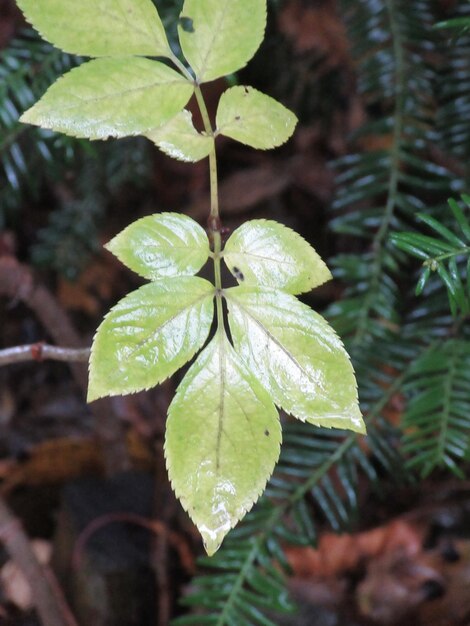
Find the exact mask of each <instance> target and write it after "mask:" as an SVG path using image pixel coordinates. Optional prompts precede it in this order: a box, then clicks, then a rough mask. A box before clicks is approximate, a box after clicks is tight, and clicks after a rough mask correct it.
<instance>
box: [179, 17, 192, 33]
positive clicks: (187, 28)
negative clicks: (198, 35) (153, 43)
mask: <svg viewBox="0 0 470 626" xmlns="http://www.w3.org/2000/svg"><path fill="white" fill-rule="evenodd" d="M178 22H179V25H180V26H181V28H182V29H183V30H184V32H185V33H194V22H193V20H192V19H191V18H190V17H184V16H183V15H182V16H181V17H180V18H179V20H178Z"/></svg>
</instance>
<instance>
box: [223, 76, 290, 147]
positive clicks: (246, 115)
mask: <svg viewBox="0 0 470 626" xmlns="http://www.w3.org/2000/svg"><path fill="white" fill-rule="evenodd" d="M296 125H297V118H296V116H295V115H294V114H293V113H292V112H291V111H289V109H286V107H285V106H283V105H282V104H281V103H280V102H277V100H274V99H273V98H270V97H269V96H266V95H265V94H264V93H261V92H260V91H257V90H256V89H253V87H243V86H236V87H231V88H230V89H227V91H226V92H225V93H223V94H222V97H221V98H220V102H219V107H218V110H217V131H218V132H219V133H220V134H221V135H225V136H226V137H231V138H232V139H235V140H236V141H240V142H241V143H244V144H246V145H247V146H251V147H252V148H257V149H259V150H269V149H271V148H277V147H278V146H280V145H282V144H283V143H285V142H286V141H287V140H288V139H289V137H290V136H291V135H292V133H293V132H294V129H295V127H296Z"/></svg>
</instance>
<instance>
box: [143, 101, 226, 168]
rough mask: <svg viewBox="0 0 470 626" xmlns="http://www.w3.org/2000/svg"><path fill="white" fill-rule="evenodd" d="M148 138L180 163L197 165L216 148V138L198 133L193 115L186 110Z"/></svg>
mask: <svg viewBox="0 0 470 626" xmlns="http://www.w3.org/2000/svg"><path fill="white" fill-rule="evenodd" d="M146 136H147V137H148V138H149V139H150V140H151V141H153V143H154V144H156V145H157V146H158V147H159V148H160V150H162V151H163V152H165V154H167V155H168V156H170V157H172V158H173V159H178V160H179V161H188V162H191V163H196V161H200V160H201V159H204V158H205V157H206V156H208V155H209V153H210V152H211V150H212V149H213V148H214V138H213V137H210V136H209V135H203V134H201V133H198V131H197V130H196V129H195V128H194V124H193V119H192V115H191V113H190V112H189V111H187V110H186V109H185V110H184V111H181V113H178V115H176V116H175V117H174V118H172V119H171V120H170V121H169V122H167V123H166V124H164V125H163V126H160V128H156V129H154V130H151V131H150V132H149V133H146Z"/></svg>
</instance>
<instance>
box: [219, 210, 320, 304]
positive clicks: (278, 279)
mask: <svg viewBox="0 0 470 626" xmlns="http://www.w3.org/2000/svg"><path fill="white" fill-rule="evenodd" d="M223 258H224V261H225V263H226V265H227V267H228V269H229V270H230V271H231V272H232V274H233V275H234V276H235V278H237V279H238V281H239V282H240V283H242V282H243V283H244V284H246V285H261V286H264V287H272V288H277V289H282V290H283V291H287V292H288V293H292V294H296V293H303V292H305V291H310V290H311V289H313V288H314V287H318V286H319V285H322V284H323V283H324V282H326V281H327V280H330V279H331V278H332V276H331V273H330V270H329V269H328V268H327V267H326V265H325V263H324V262H323V261H322V259H321V258H320V257H319V256H318V254H317V253H316V252H315V250H314V249H313V248H312V247H311V246H310V245H309V244H308V243H307V242H306V241H305V239H303V238H302V237H301V236H300V235H298V234H297V233H296V232H294V231H293V230H291V229H290V228H287V227H286V226H283V225H282V224H279V223H278V222H275V221H272V220H251V221H250V222H245V224H242V226H240V227H239V228H237V230H236V231H235V232H234V233H233V234H232V235H231V236H230V238H229V240H228V241H227V243H226V244H225V248H224V251H223Z"/></svg>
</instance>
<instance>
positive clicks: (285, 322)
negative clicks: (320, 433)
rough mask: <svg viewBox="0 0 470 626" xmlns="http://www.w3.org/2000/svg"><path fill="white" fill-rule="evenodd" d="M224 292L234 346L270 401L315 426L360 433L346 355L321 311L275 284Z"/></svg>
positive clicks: (353, 387) (354, 382)
mask: <svg viewBox="0 0 470 626" xmlns="http://www.w3.org/2000/svg"><path fill="white" fill-rule="evenodd" d="M225 293H226V297H227V301H228V307H229V324H230V331H231V334H232V339H233V342H234V346H235V349H236V351H237V352H238V353H239V354H240V356H241V358H242V359H243V361H244V362H245V363H246V365H247V367H248V368H249V369H250V371H252V372H253V374H255V375H256V376H257V377H258V380H259V381H260V382H261V383H262V385H263V386H264V387H265V389H266V390H267V391H268V392H269V394H270V395H271V397H272V399H273V400H274V402H275V404H277V405H278V406H279V407H281V408H282V409H284V410H285V411H286V412H287V413H290V414H291V415H293V416H294V417H297V418H298V419H300V420H302V421H305V422H309V423H311V424H315V425H317V426H324V427H327V428H333V427H334V428H346V429H350V430H354V431H356V432H359V433H363V432H365V426H364V422H363V420H362V415H361V411H360V409H359V405H358V398H357V385H356V379H355V376H354V371H353V368H352V365H351V362H350V360H349V356H348V354H347V352H346V350H345V349H344V346H343V344H342V342H341V340H340V339H339V337H338V336H337V335H336V333H335V332H334V330H333V329H332V328H331V326H330V325H329V324H328V323H327V322H326V321H325V320H324V319H323V318H322V317H321V316H320V315H318V314H317V313H315V312H314V311H312V310H311V309H310V308H309V307H308V306H306V305H304V304H302V303H301V302H299V301H298V300H297V298H295V297H294V296H291V295H289V294H287V293H284V292H282V291H276V290H274V289H264V288H263V289H261V288H254V287H252V288H250V287H233V288H231V289H227V290H226V292H225Z"/></svg>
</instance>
